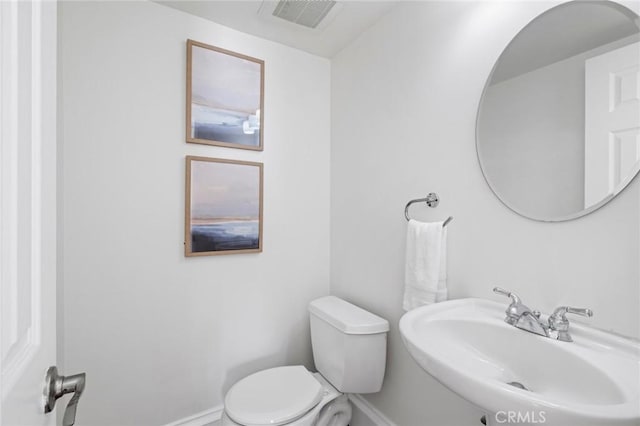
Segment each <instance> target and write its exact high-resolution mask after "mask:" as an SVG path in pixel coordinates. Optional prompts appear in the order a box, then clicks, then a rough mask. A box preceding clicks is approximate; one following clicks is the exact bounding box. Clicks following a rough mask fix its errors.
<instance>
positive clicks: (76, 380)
mask: <svg viewBox="0 0 640 426" xmlns="http://www.w3.org/2000/svg"><path fill="white" fill-rule="evenodd" d="M85 380H86V374H85V373H80V374H74V375H73V376H67V377H65V376H60V375H59V374H58V369H57V368H56V367H49V369H48V370H47V375H46V376H45V379H44V398H45V401H44V412H45V413H50V412H51V411H52V410H53V407H55V405H56V400H57V399H58V398H60V397H61V396H62V395H66V394H68V393H73V396H72V397H71V400H70V401H69V404H67V408H66V409H65V410H64V417H63V419H62V426H73V424H74V423H75V422H76V408H77V407H78V400H80V397H81V396H82V391H84V384H85Z"/></svg>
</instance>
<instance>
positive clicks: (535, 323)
mask: <svg viewBox="0 0 640 426" xmlns="http://www.w3.org/2000/svg"><path fill="white" fill-rule="evenodd" d="M514 325H515V326H516V327H517V328H519V329H521V330H525V331H528V332H530V333H533V334H537V335H540V336H544V337H549V327H547V326H546V325H545V324H543V323H542V322H541V321H540V314H538V315H536V314H535V313H533V312H531V311H526V312H523V313H522V315H520V318H518V321H517V322H516V323H515V324H514Z"/></svg>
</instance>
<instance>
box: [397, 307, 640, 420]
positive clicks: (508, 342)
mask: <svg viewBox="0 0 640 426" xmlns="http://www.w3.org/2000/svg"><path fill="white" fill-rule="evenodd" d="M505 308H506V305H505V304H500V303H496V302H492V301H489V300H483V299H460V300H452V301H448V302H442V303H437V304H434V305H429V306H424V307H421V308H418V309H414V310H412V311H409V312H407V313H406V314H405V315H404V316H403V317H402V318H401V320H400V333H401V334H402V339H403V341H404V344H405V345H406V347H407V349H408V350H409V353H410V354H411V356H412V357H413V358H414V359H415V360H416V362H417V363H418V364H419V365H420V366H421V367H422V368H423V369H424V370H426V371H427V372H428V373H429V374H431V375H432V376H433V377H435V378H436V379H437V380H438V381H439V382H440V383H442V384H443V385H444V386H446V387H448V388H449V389H451V390H452V391H454V392H455V393H457V394H459V395H460V396H462V397H463V398H465V399H466V400H468V401H469V402H471V403H472V404H474V405H476V406H478V407H480V408H481V409H482V410H484V411H485V413H486V421H487V424H488V425H499V424H544V425H550V426H623V425H624V426H638V425H640V342H637V341H634V340H630V339H626V338H623V337H620V336H616V335H613V334H609V333H606V332H603V331H600V330H596V329H593V328H590V327H587V326H584V325H580V324H577V323H572V324H571V335H572V336H573V339H574V341H573V342H561V341H557V340H553V339H550V338H547V337H543V336H538V335H535V334H532V333H528V332H526V331H523V330H520V329H518V328H515V327H513V326H511V325H509V324H506V323H505V322H504V316H505V315H504V310H505Z"/></svg>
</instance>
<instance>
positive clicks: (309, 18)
mask: <svg viewBox="0 0 640 426" xmlns="http://www.w3.org/2000/svg"><path fill="white" fill-rule="evenodd" d="M341 8H342V5H341V4H340V3H339V2H337V1H333V0H280V1H270V0H264V1H263V2H262V6H261V7H260V10H259V11H258V14H259V15H261V16H263V17H267V18H270V19H274V17H275V18H278V19H277V20H278V21H279V20H280V19H283V20H285V21H288V22H291V23H293V24H296V25H300V26H303V27H306V28H309V29H312V30H322V29H324V28H325V27H326V26H327V25H328V24H329V23H330V22H331V21H332V20H333V18H334V17H335V16H336V14H337V13H338V12H339V11H340V9H341ZM280 22H282V21H280Z"/></svg>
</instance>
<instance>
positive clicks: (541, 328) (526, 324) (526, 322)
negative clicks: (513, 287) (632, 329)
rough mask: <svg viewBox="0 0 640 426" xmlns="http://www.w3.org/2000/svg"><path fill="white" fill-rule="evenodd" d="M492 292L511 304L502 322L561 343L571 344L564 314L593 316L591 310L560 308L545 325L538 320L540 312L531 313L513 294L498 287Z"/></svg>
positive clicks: (571, 340) (567, 321) (567, 323)
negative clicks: (505, 297) (507, 299)
mask: <svg viewBox="0 0 640 426" xmlns="http://www.w3.org/2000/svg"><path fill="white" fill-rule="evenodd" d="M493 292H494V293H496V294H501V295H503V296H507V297H510V298H511V304H510V305H509V306H508V307H507V310H506V311H505V314H506V317H505V319H504V321H505V322H506V323H507V324H510V325H512V326H514V327H517V328H519V329H522V330H525V331H528V332H530V333H534V334H538V335H540V336H544V337H549V338H552V339H557V340H560V341H562V342H573V339H572V338H571V335H570V334H569V320H568V319H567V317H566V314H568V313H569V314H578V315H583V316H586V317H591V316H593V311H592V310H591V309H585V308H572V307H570V306H561V307H559V308H557V309H556V310H555V311H553V314H551V315H550V316H549V318H548V320H547V322H546V323H545V322H544V321H543V320H541V319H540V311H532V310H531V309H530V308H529V307H528V306H527V305H525V304H523V303H522V301H521V299H520V298H519V297H518V295H516V294H515V293H512V292H510V291H507V290H504V289H502V288H500V287H494V288H493Z"/></svg>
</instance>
